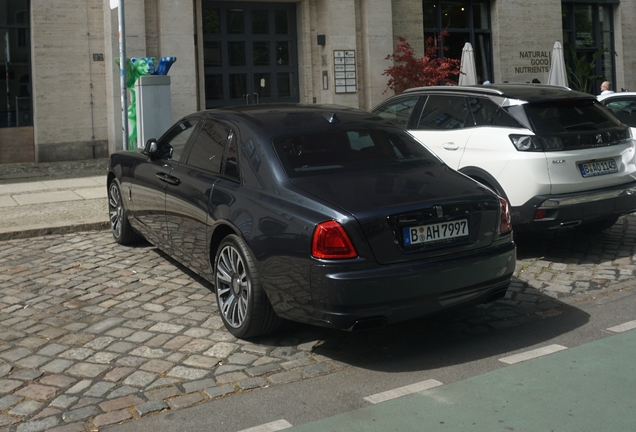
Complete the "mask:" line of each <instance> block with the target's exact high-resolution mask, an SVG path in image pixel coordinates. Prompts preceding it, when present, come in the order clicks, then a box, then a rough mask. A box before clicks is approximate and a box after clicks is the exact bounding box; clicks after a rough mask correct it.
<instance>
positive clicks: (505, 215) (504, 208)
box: [499, 198, 512, 234]
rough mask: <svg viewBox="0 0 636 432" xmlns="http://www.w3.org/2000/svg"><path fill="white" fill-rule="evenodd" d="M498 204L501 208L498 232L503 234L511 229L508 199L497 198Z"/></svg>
mask: <svg viewBox="0 0 636 432" xmlns="http://www.w3.org/2000/svg"><path fill="white" fill-rule="evenodd" d="M499 204H500V209H501V217H500V218H501V219H500V222H499V232H500V233H501V234H503V233H507V232H508V231H510V230H512V217H511V216H510V206H508V201H506V200H505V199H504V198H499Z"/></svg>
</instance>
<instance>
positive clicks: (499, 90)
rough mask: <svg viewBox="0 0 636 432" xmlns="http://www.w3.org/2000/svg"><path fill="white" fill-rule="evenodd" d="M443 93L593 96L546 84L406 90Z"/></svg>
mask: <svg viewBox="0 0 636 432" xmlns="http://www.w3.org/2000/svg"><path fill="white" fill-rule="evenodd" d="M417 92H422V93H426V94H429V93H443V94H463V95H471V96H491V97H500V98H507V99H518V100H522V101H526V102H529V103H533V102H545V101H551V100H565V99H594V96H592V95H590V94H587V93H583V92H579V91H576V90H572V89H570V88H568V87H561V86H554V85H548V84H488V85H470V86H432V87H418V88H412V89H408V90H406V91H405V92H404V93H403V94H407V93H417Z"/></svg>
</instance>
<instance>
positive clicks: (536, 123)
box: [512, 100, 620, 134]
mask: <svg viewBox="0 0 636 432" xmlns="http://www.w3.org/2000/svg"><path fill="white" fill-rule="evenodd" d="M521 107H523V110H524V112H525V114H526V116H527V117H528V120H529V121H530V124H531V125H532V129H533V130H534V131H535V132H536V133H538V134H553V133H566V132H576V131H585V132H589V131H596V130H603V129H607V128H611V127H615V126H618V125H620V122H619V121H618V120H617V119H616V118H615V117H613V116H612V115H611V114H610V113H609V112H608V111H607V110H606V109H605V108H604V107H603V106H601V104H599V103H596V101H594V100H569V101H552V102H542V103H528V104H524V105H521ZM512 114H513V115H514V113H512Z"/></svg>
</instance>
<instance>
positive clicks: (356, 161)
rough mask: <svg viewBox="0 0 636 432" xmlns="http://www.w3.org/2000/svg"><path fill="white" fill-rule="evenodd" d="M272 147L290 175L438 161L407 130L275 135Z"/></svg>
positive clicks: (365, 130) (416, 164)
mask: <svg viewBox="0 0 636 432" xmlns="http://www.w3.org/2000/svg"><path fill="white" fill-rule="evenodd" d="M273 141H274V149H275V150H276V153H277V155H278V158H279V160H280V161H281V163H282V164H283V167H284V168H285V171H286V173H287V176H288V177H289V178H295V177H306V176H315V175H321V174H330V173H335V172H337V173H342V172H352V171H359V170H368V169H377V168H385V167H391V166H395V165H400V168H407V166H405V165H409V166H416V167H431V166H433V165H436V164H441V162H440V161H439V159H437V157H436V156H434V155H433V154H432V153H430V152H429V151H428V150H427V149H426V148H425V147H424V146H423V145H422V144H420V143H419V142H418V141H416V140H415V139H414V138H413V137H412V136H411V135H409V134H408V133H406V132H402V131H397V130H386V129H380V128H378V129H376V128H374V129H346V130H330V131H326V132H315V133H311V132H310V133H307V134H303V135H294V136H283V137H277V138H274V140H273Z"/></svg>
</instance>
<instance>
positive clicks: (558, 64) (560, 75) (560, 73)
mask: <svg viewBox="0 0 636 432" xmlns="http://www.w3.org/2000/svg"><path fill="white" fill-rule="evenodd" d="M548 84H552V85H558V86H563V87H567V86H568V74H567V70H566V69H565V58H564V57H563V47H562V46H561V42H559V41H555V42H554V47H553V48H552V61H551V65H550V72H548Z"/></svg>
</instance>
